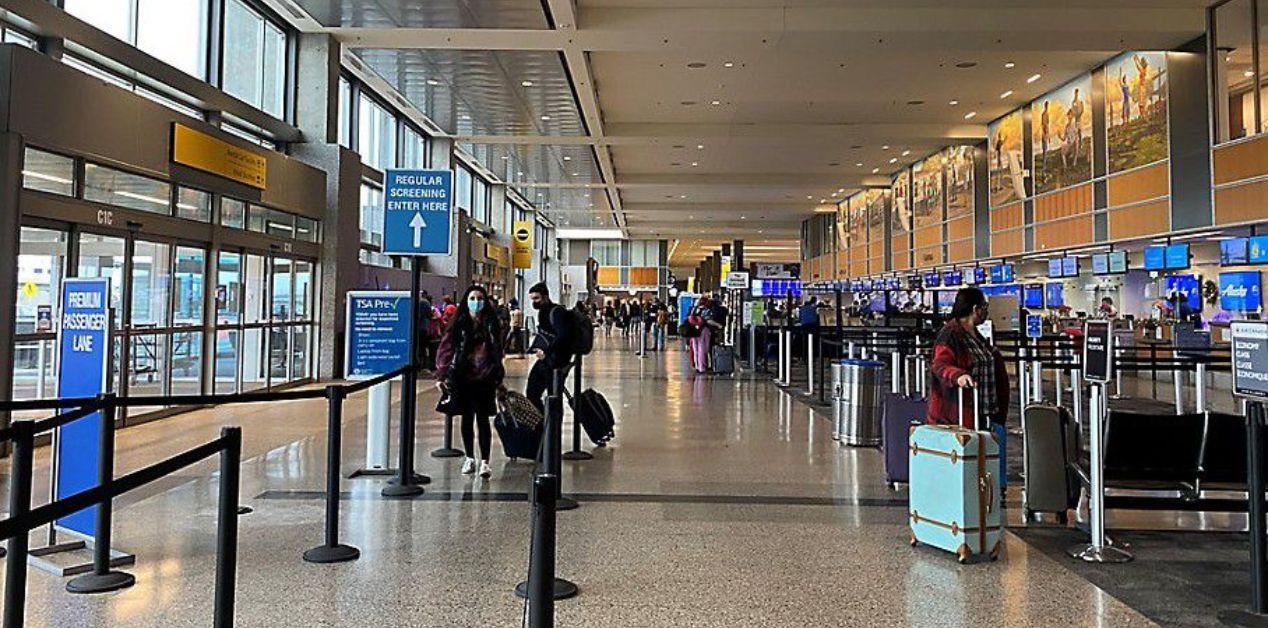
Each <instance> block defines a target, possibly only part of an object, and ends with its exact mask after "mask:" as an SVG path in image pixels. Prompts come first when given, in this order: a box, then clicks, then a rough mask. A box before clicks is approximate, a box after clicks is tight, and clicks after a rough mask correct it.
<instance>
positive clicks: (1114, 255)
mask: <svg viewBox="0 0 1268 628" xmlns="http://www.w3.org/2000/svg"><path fill="white" fill-rule="evenodd" d="M1109 271H1110V274H1111V275H1121V274H1124V273H1126V272H1127V251H1110V252H1109Z"/></svg>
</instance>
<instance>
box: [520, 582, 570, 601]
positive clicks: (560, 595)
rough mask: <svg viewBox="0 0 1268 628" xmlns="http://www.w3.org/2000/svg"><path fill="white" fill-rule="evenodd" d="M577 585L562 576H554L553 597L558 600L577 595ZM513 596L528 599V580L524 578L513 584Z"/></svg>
mask: <svg viewBox="0 0 1268 628" xmlns="http://www.w3.org/2000/svg"><path fill="white" fill-rule="evenodd" d="M577 592H578V591H577V585H575V584H573V583H571V582H568V581H567V580H564V579H563V578H555V592H554V598H555V600H556V601H558V600H566V599H568V598H571V597H577ZM515 597H518V598H520V599H521V600H524V599H528V581H527V580H525V581H524V582H521V583H519V584H517V585H515Z"/></svg>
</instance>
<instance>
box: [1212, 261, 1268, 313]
mask: <svg viewBox="0 0 1268 628" xmlns="http://www.w3.org/2000/svg"><path fill="white" fill-rule="evenodd" d="M1262 290H1263V288H1262V286H1261V285H1260V282H1259V271H1257V270H1250V271H1239V272H1231V273H1220V309H1224V310H1228V311H1230V312H1258V311H1259V306H1260V305H1262V303H1263V301H1262V294H1261V292H1262Z"/></svg>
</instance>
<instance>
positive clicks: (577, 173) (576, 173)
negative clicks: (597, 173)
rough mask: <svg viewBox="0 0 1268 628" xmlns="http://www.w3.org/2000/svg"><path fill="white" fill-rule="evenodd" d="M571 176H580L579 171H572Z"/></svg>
mask: <svg viewBox="0 0 1268 628" xmlns="http://www.w3.org/2000/svg"><path fill="white" fill-rule="evenodd" d="M572 176H574V177H579V176H581V173H580V172H574V173H572Z"/></svg>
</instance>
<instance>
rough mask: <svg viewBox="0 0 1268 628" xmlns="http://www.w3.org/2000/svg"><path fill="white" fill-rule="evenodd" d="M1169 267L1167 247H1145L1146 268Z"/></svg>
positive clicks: (1161, 268) (1160, 268) (1162, 268)
mask: <svg viewBox="0 0 1268 628" xmlns="http://www.w3.org/2000/svg"><path fill="white" fill-rule="evenodd" d="M1166 268H1167V247H1165V246H1147V247H1145V270H1165V269H1166Z"/></svg>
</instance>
